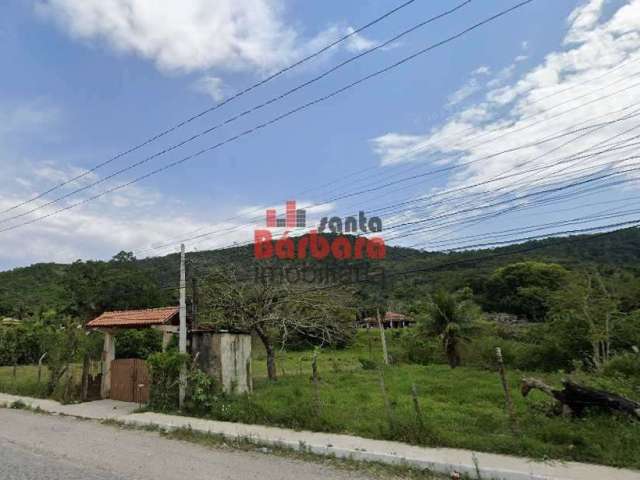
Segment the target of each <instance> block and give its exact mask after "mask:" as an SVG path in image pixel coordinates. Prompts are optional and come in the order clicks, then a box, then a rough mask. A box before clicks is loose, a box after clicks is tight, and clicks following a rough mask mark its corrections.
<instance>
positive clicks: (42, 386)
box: [0, 365, 49, 398]
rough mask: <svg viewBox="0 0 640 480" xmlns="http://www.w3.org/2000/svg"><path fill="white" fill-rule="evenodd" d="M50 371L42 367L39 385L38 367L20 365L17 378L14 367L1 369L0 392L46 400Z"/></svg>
mask: <svg viewBox="0 0 640 480" xmlns="http://www.w3.org/2000/svg"><path fill="white" fill-rule="evenodd" d="M48 379H49V371H48V369H47V368H46V366H43V367H42V378H41V381H40V383H38V367H37V366H36V365H19V366H18V367H17V369H16V376H15V378H14V376H13V367H0V392H3V393H10V394H12V395H23V396H26V397H35V398H44V396H45V394H46V384H47V381H48Z"/></svg>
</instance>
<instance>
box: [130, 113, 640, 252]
mask: <svg viewBox="0 0 640 480" xmlns="http://www.w3.org/2000/svg"><path fill="white" fill-rule="evenodd" d="M632 106H635V105H630V106H628V107H625V108H623V109H621V110H620V111H624V110H627V109H628V108H630V107H632ZM577 108H579V107H577ZM611 113H612V112H609V113H607V114H605V116H606V115H609V114H611ZM613 113H618V112H613ZM638 114H639V113H637V112H636V111H632V112H631V114H628V115H625V116H623V117H620V118H617V119H614V120H611V121H608V122H602V123H596V124H592V125H588V126H586V127H583V128H580V129H574V130H570V131H568V132H565V133H563V134H558V135H556V134H553V135H550V136H548V137H545V138H543V139H541V140H538V141H535V142H529V143H526V144H523V145H521V146H519V147H515V148H511V149H507V150H504V151H501V152H497V153H494V154H490V155H486V156H484V157H481V158H478V159H474V160H472V161H470V162H477V161H481V160H484V159H487V158H492V157H495V156H498V155H502V154H504V153H508V152H514V151H516V150H519V149H524V148H531V147H535V146H539V145H542V144H544V143H546V142H548V141H551V140H554V139H558V138H561V137H562V136H567V135H572V134H575V133H579V132H583V131H586V132H587V133H588V134H591V133H592V132H593V131H594V129H600V128H604V127H607V126H610V125H613V124H615V123H618V122H620V121H624V120H628V119H629V118H633V117H635V116H637V115H638ZM601 116H603V115H598V116H596V117H593V118H592V119H587V120H586V121H589V120H593V119H595V118H599V117H601ZM582 123H583V122H582ZM616 136H618V135H616ZM616 136H614V137H613V138H615V137H616ZM575 140H576V139H572V140H571V141H575ZM568 143H570V142H568ZM591 148H595V146H594V147H591ZM549 153H551V151H550V152H547V155H548V154H549ZM544 155H545V154H543V155H540V156H539V157H536V159H539V158H542V157H543V156H544ZM575 155H576V154H574V155H573V156H571V157H569V159H571V158H574V157H575ZM534 160H535V159H533V160H530V161H534ZM470 162H467V164H468V163H470ZM450 168H451V167H444V168H441V169H437V170H434V171H431V172H428V173H431V174H433V173H436V172H440V171H448V170H449V169H450ZM533 170H536V169H533ZM528 171H531V170H528ZM523 173H527V170H525V171H523V172H515V173H512V174H511V175H508V176H506V177H501V178H499V179H504V178H508V177H509V176H517V175H522V174H523ZM422 176H423V174H421V175H414V176H411V177H407V178H404V179H402V180H400V181H395V182H390V183H385V184H383V185H378V186H376V187H375V188H370V189H367V190H363V191H359V192H355V193H350V194H345V195H343V196H341V197H340V198H347V197H353V196H356V195H361V194H364V193H371V192H373V191H378V190H381V189H383V188H387V187H388V186H391V185H395V184H397V183H402V182H406V181H408V180H414V179H417V178H420V177H422ZM491 181H494V180H493V179H492V180H491ZM476 186H478V185H471V186H467V187H461V188H455V189H450V190H446V191H443V192H438V193H436V194H431V195H428V196H426V197H421V198H419V199H416V200H412V201H407V202H400V203H397V204H394V205H391V206H389V207H385V208H384V209H377V210H373V212H377V211H382V210H385V209H389V208H395V207H398V206H403V205H407V204H410V203H415V202H417V201H419V202H424V201H426V200H431V199H433V198H435V197H437V196H442V195H445V194H449V193H453V192H455V191H461V190H465V189H469V188H472V187H476ZM332 200H335V198H334V199H329V200H325V201H324V202H321V203H316V204H312V205H311V207H314V206H318V205H322V204H323V203H328V202H330V201H332ZM307 208H310V207H307ZM244 226H246V225H236V226H233V227H229V228H228V229H224V230H216V231H213V232H205V233H201V234H198V235H195V236H190V237H183V238H181V239H180V240H179V243H182V242H187V241H192V240H198V239H202V238H205V237H208V236H211V235H213V234H216V235H220V234H222V233H225V232H231V231H234V230H238V229H239V228H242V227H244ZM172 245H173V243H167V244H163V245H160V246H157V247H153V248H150V249H148V250H158V249H161V248H165V247H169V246H172ZM140 252H142V250H141V251H140Z"/></svg>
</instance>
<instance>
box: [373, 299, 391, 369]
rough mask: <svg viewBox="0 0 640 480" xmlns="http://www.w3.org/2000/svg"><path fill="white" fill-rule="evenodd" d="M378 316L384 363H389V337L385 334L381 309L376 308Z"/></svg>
mask: <svg viewBox="0 0 640 480" xmlns="http://www.w3.org/2000/svg"><path fill="white" fill-rule="evenodd" d="M376 317H377V318H378V329H379V330H380V341H381V342H382V357H383V359H384V364H385V365H389V352H388V351H387V337H386V336H385V334H384V324H383V323H382V319H381V318H380V309H378V310H376Z"/></svg>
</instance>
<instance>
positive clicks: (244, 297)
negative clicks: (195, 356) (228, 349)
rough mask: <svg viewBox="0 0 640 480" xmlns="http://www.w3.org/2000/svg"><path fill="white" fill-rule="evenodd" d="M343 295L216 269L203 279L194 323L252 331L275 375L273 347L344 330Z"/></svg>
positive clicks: (347, 323) (328, 338)
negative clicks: (244, 277) (297, 337)
mask: <svg viewBox="0 0 640 480" xmlns="http://www.w3.org/2000/svg"><path fill="white" fill-rule="evenodd" d="M346 299H347V298H346V296H345V294H341V293H339V292H330V291H321V290H315V291H311V290H310V289H309V288H307V289H303V288H294V287H293V286H291V285H289V284H286V283H284V284H274V283H268V282H257V283H249V282H242V281H240V280H238V277H237V275H236V274H235V272H228V271H227V272H223V271H217V272H214V273H213V274H211V275H209V277H207V278H206V280H205V281H204V282H203V286H202V288H201V299H200V312H199V315H200V317H199V318H200V322H199V323H200V324H204V323H206V324H209V325H215V326H217V327H219V328H225V329H229V330H236V331H242V332H246V333H253V334H255V335H256V336H257V337H258V338H259V339H260V341H261V342H262V344H263V345H264V349H265V352H266V356H267V374H268V376H269V379H270V380H276V379H277V370H276V349H277V348H278V346H281V348H284V347H285V346H286V344H287V342H288V341H289V339H290V338H292V337H293V336H294V335H296V334H298V335H303V336H304V337H306V338H310V339H313V340H314V343H317V344H319V345H324V344H335V343H337V342H339V341H341V340H342V339H343V337H344V336H345V335H348V330H349V328H350V327H351V318H352V317H353V314H352V313H351V312H350V311H349V310H348V309H347V307H345V305H346V304H347V302H346Z"/></svg>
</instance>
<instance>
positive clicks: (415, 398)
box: [411, 383, 425, 436]
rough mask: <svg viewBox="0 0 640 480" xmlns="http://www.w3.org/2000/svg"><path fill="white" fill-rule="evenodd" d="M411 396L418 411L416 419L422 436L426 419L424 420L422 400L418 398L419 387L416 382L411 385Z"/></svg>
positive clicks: (414, 407)
mask: <svg viewBox="0 0 640 480" xmlns="http://www.w3.org/2000/svg"><path fill="white" fill-rule="evenodd" d="M411 397H412V398H413V409H414V410H415V412H416V421H417V422H418V429H419V431H420V436H422V435H424V433H425V428H424V421H423V420H422V409H421V408H420V401H419V399H418V388H417V387H416V384H415V383H414V384H413V385H411Z"/></svg>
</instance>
